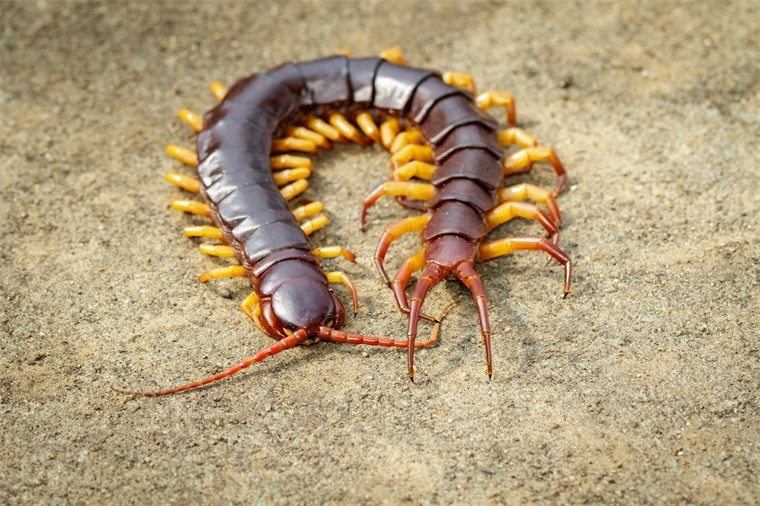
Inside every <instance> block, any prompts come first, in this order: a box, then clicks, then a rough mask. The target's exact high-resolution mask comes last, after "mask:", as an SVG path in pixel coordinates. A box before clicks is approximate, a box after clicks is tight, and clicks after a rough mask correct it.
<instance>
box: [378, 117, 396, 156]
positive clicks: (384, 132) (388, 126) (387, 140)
mask: <svg viewBox="0 0 760 506" xmlns="http://www.w3.org/2000/svg"><path fill="white" fill-rule="evenodd" d="M400 131H401V125H400V124H399V122H398V120H397V119H396V118H388V119H387V120H385V121H383V122H382V123H381V124H380V139H381V141H382V143H383V146H385V147H386V148H387V149H391V146H392V145H393V140H394V139H395V138H396V136H397V135H398V133H399V132H400Z"/></svg>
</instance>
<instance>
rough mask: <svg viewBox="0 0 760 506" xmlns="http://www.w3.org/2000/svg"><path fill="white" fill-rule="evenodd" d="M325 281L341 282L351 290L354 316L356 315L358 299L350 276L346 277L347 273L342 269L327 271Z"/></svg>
mask: <svg viewBox="0 0 760 506" xmlns="http://www.w3.org/2000/svg"><path fill="white" fill-rule="evenodd" d="M327 281H329V282H330V283H343V284H344V285H346V287H348V289H349V291H350V292H351V298H352V299H353V302H354V316H356V313H357V312H358V311H359V299H358V298H357V296H356V287H355V286H354V283H353V282H352V281H351V278H349V277H348V274H346V273H345V272H343V271H334V272H328V273H327Z"/></svg>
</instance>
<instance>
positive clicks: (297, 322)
mask: <svg viewBox="0 0 760 506" xmlns="http://www.w3.org/2000/svg"><path fill="white" fill-rule="evenodd" d="M261 314H262V317H263V320H264V321H263V322H262V323H263V324H264V326H265V327H266V326H268V327H269V328H268V329H266V330H267V331H268V332H269V333H270V334H273V335H276V336H278V337H280V338H282V337H285V336H286V335H287V334H288V332H287V331H293V332H295V331H296V330H299V329H303V330H305V331H306V333H307V334H308V335H309V336H310V337H312V336H313V339H310V341H311V342H316V341H318V340H319V338H318V337H316V336H317V334H318V332H319V328H320V327H322V326H328V327H332V328H336V329H338V328H340V327H342V326H343V324H344V323H345V320H346V312H345V309H344V308H343V304H342V303H341V302H340V299H338V298H337V297H336V296H335V295H334V294H333V293H332V291H331V290H330V289H329V288H327V286H325V285H324V283H320V282H319V281H315V280H312V279H308V278H295V279H291V280H288V281H286V282H284V283H282V284H281V285H280V286H278V287H277V288H276V289H275V291H274V292H273V293H272V296H271V298H270V299H269V300H264V301H262V303H261Z"/></svg>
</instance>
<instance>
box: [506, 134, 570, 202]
mask: <svg viewBox="0 0 760 506" xmlns="http://www.w3.org/2000/svg"><path fill="white" fill-rule="evenodd" d="M535 162H548V163H550V164H551V165H552V167H554V172H556V173H557V184H556V186H555V187H554V191H553V192H552V195H554V196H555V197H556V196H557V195H559V194H560V192H561V191H562V189H563V188H564V187H565V183H566V182H567V173H566V172H565V167H564V166H563V165H562V162H561V161H560V160H559V157H558V156H557V153H556V152H555V151H554V148H551V147H549V146H534V147H530V148H524V149H521V150H520V151H516V152H515V153H512V154H511V155H509V157H507V159H506V160H504V175H505V176H509V175H511V174H520V173H523V172H527V171H529V170H531V169H532V168H533V163H535Z"/></svg>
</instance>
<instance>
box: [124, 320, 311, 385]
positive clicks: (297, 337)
mask: <svg viewBox="0 0 760 506" xmlns="http://www.w3.org/2000/svg"><path fill="white" fill-rule="evenodd" d="M308 338H309V336H308V335H307V334H306V331H305V330H303V329H299V330H297V331H295V332H293V334H291V335H289V336H288V337H286V338H284V339H280V340H279V341H277V342H276V343H273V344H270V345H269V346H267V347H266V348H264V349H263V350H261V351H259V352H257V353H256V354H255V355H253V356H252V357H248V358H247V359H245V360H243V361H242V362H240V363H239V364H237V365H235V366H232V367H230V368H229V369H227V370H226V371H222V372H220V373H217V374H214V375H213V376H209V377H208V378H205V379H202V380H199V381H196V382H194V383H188V384H187V385H182V386H181V387H176V388H168V389H166V390H159V391H156V392H135V391H132V390H126V389H123V388H116V387H111V388H113V389H114V390H116V391H117V392H121V393H123V394H128V395H139V396H143V397H159V396H162V395H171V394H176V393H178V392H184V391H185V390H191V389H193V388H198V387H201V386H203V385H208V384H209V383H213V382H214V381H219V380H220V379H224V378H226V377H227V376H232V375H233V374H235V373H236V372H238V371H241V370H243V369H245V368H246V367H250V366H251V365H253V364H255V363H256V362H261V361H262V360H264V359H265V358H267V357H272V356H274V355H277V354H278V353H280V352H283V351H285V350H289V349H290V348H293V347H295V346H298V345H299V344H301V343H302V342H304V341H306V340H307V339H308Z"/></svg>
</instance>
